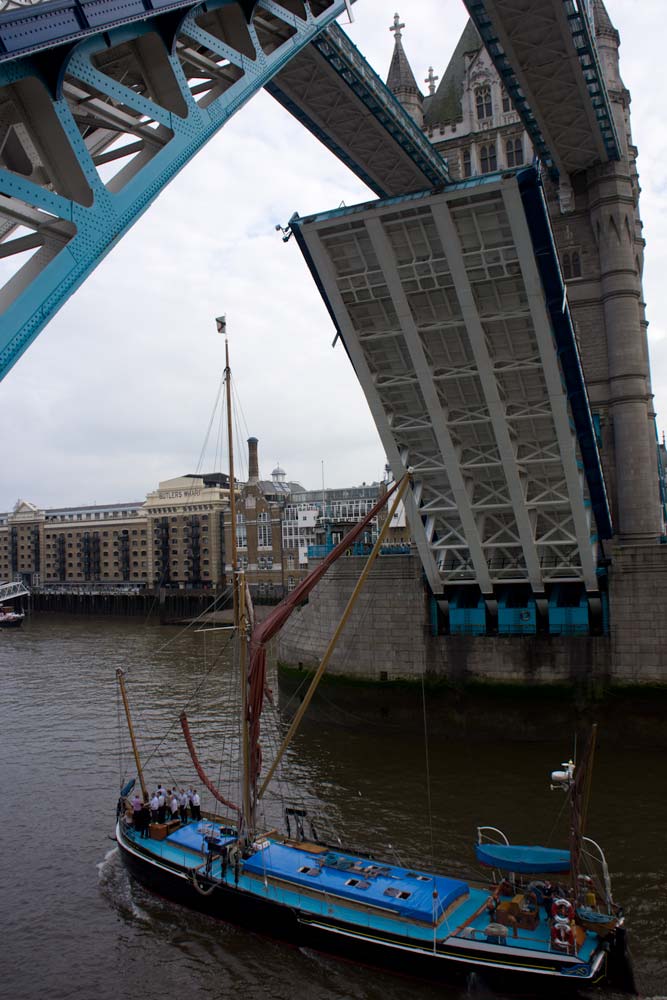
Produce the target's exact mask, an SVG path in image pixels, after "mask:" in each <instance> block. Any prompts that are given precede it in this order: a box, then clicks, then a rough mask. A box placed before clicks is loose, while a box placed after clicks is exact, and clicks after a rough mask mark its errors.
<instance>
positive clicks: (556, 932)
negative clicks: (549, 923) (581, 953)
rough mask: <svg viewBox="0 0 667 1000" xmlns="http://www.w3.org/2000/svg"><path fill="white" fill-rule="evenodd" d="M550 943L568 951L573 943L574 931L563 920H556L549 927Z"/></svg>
mask: <svg viewBox="0 0 667 1000" xmlns="http://www.w3.org/2000/svg"><path fill="white" fill-rule="evenodd" d="M551 943H552V944H553V945H554V947H555V948H560V949H562V950H563V951H566V950H567V951H569V950H570V948H572V946H573V945H574V931H573V930H572V927H571V926H570V924H568V923H567V922H566V921H565V920H557V921H556V923H555V924H554V925H553V927H552V928H551Z"/></svg>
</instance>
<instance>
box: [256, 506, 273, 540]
mask: <svg viewBox="0 0 667 1000" xmlns="http://www.w3.org/2000/svg"><path fill="white" fill-rule="evenodd" d="M272 544H273V539H272V533H271V518H270V517H269V515H268V513H267V512H266V511H262V513H261V514H258V515H257V545H258V547H259V548H260V549H270V548H271V546H272Z"/></svg>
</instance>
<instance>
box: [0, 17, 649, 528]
mask: <svg viewBox="0 0 667 1000" xmlns="http://www.w3.org/2000/svg"><path fill="white" fill-rule="evenodd" d="M664 2H665V0H607V8H608V10H609V13H610V15H611V17H612V20H613V21H614V22H615V24H616V26H617V27H618V29H619V31H620V32H621V38H622V43H623V44H622V48H621V67H622V73H623V77H624V80H625V83H626V85H627V86H628V87H629V89H630V90H631V92H632V97H633V103H632V122H633V132H634V139H635V142H636V144H637V145H638V147H639V155H640V159H639V170H640V178H641V184H642V203H641V209H642V217H643V220H644V225H645V235H646V239H647V243H648V246H647V254H646V270H645V281H644V286H645V293H646V301H647V305H648V318H649V320H650V328H649V330H650V346H651V353H652V359H653V387H654V392H655V395H656V406H657V410H658V426H659V428H660V429H661V430H662V428H663V427H664V426H667V320H666V319H665V308H666V306H667V281H666V280H665V276H664V273H663V272H664V267H665V262H666V261H667V224H666V219H665V200H664V192H665V185H666V176H667V174H666V168H665V164H666V163H667V156H666V155H665V154H666V152H667V150H666V148H665V147H666V145H667V140H666V137H667V129H666V128H665V125H664V123H663V119H664V108H665V107H667V74H665V72H664V66H663V63H664V45H663V41H662V39H663V37H664ZM396 6H397V5H396V2H395V0H391V2H386V0H358V2H357V3H356V4H355V6H354V15H355V23H354V24H352V25H344V26H345V30H346V31H348V33H349V34H350V36H351V38H352V40H353V41H354V43H355V44H356V45H357V46H358V47H359V49H360V50H361V52H362V53H363V54H364V55H365V56H366V58H367V59H368V60H369V62H370V63H371V65H372V66H373V67H374V68H375V69H376V70H377V71H378V72H379V74H380V75H381V76H382V77H383V78H385V77H386V73H387V70H388V68H389V62H390V59H391V54H392V49H393V36H392V35H391V33H390V32H389V31H388V27H389V25H390V24H391V23H392V20H393V15H394V11H395V9H396ZM399 12H400V13H401V19H402V20H403V21H405V22H406V28H405V31H404V34H403V43H404V47H405V50H406V52H407V55H408V57H409V59H410V62H411V65H412V67H413V70H414V72H415V76H416V77H417V80H418V81H422V80H423V79H424V77H425V76H426V74H427V71H428V67H429V65H433V66H434V68H435V72H436V73H439V74H440V75H442V72H443V70H444V68H445V66H446V65H447V62H448V60H449V57H450V55H451V53H452V51H453V49H454V47H455V45H456V42H457V41H458V38H459V35H460V33H461V31H462V29H463V27H464V24H465V20H466V13H465V10H464V7H463V4H462V3H461V2H460V0H412V2H411V3H410V4H409V5H408V4H405V3H404V4H403V7H402V8H401V7H400V6H399ZM342 20H343V21H344V20H345V19H342ZM423 90H424V91H425V90H426V85H425V84H424V85H423ZM663 98H665V99H664V100H663ZM369 197H371V195H370V192H369V191H368V189H367V188H365V186H364V185H363V184H362V183H361V182H360V181H358V180H357V179H356V178H355V177H354V176H353V175H352V174H351V173H350V172H349V171H348V170H347V169H346V168H345V167H343V166H342V165H341V164H339V162H338V161H337V160H336V159H335V158H334V156H333V155H332V154H330V153H329V152H328V151H327V150H326V149H325V148H324V147H323V146H321V145H320V144H319V143H318V142H317V141H316V140H315V139H314V138H312V136H311V135H310V134H309V133H308V132H306V131H305V129H303V128H302V127H301V126H300V125H299V124H298V123H297V122H296V121H295V120H294V119H293V118H292V117H291V116H290V115H289V114H288V113H287V112H285V111H284V110H283V109H282V108H281V107H280V106H279V105H278V104H277V103H276V102H275V101H273V99H272V98H270V97H269V96H267V95H266V94H264V93H263V92H262V93H259V94H258V95H257V96H256V97H255V98H253V99H252V100H251V101H250V103H249V104H247V105H246V106H245V107H244V108H242V109H241V111H240V112H238V113H237V115H236V116H235V118H233V119H232V120H231V121H230V122H229V123H228V124H227V125H226V126H225V127H224V128H223V129H222V130H221V131H220V132H219V133H218V135H217V136H216V137H215V138H214V139H213V140H212V141H211V142H210V143H209V144H208V146H207V147H206V148H205V149H204V150H203V151H202V152H201V153H200V154H199V155H198V157H197V158H195V160H194V161H192V162H191V163H190V164H189V165H188V166H187V167H186V168H185V169H184V170H183V171H182V172H181V174H180V175H179V176H178V177H177V178H176V179H175V180H174V181H173V182H172V183H171V185H170V186H169V187H168V188H167V189H166V190H165V191H164V192H163V193H162V195H160V197H159V198H158V200H157V201H156V202H155V203H154V204H153V206H152V207H151V208H150V209H149V210H148V211H147V212H146V213H145V215H144V216H143V217H142V218H141V219H140V220H139V222H138V223H137V224H136V225H135V226H134V228H133V229H132V230H131V231H130V233H129V234H128V235H127V236H125V237H124V239H123V240H122V241H121V242H120V243H119V245H118V246H117V247H116V248H115V249H114V250H113V251H112V252H111V254H109V256H108V257H107V258H106V259H105V260H104V261H103V262H102V264H101V265H100V266H99V267H98V268H97V270H96V271H95V272H94V274H93V275H92V277H90V278H89V279H88V281H87V282H86V283H85V284H84V286H83V287H82V288H81V289H79V291H77V292H76V293H75V294H74V295H73V296H72V298H70V300H69V301H68V303H67V304H66V305H65V306H64V307H63V308H62V309H61V310H60V312H59V313H58V314H57V315H56V317H55V318H54V319H53V320H52V321H51V323H50V324H49V326H48V327H47V328H46V329H45V330H44V331H43V332H42V333H41V334H40V336H39V337H38V338H37V340H36V341H35V343H34V344H33V345H32V346H31V347H30V348H29V349H28V350H27V352H26V353H25V354H24V355H23V357H22V358H21V360H20V361H19V362H18V363H17V364H16V365H15V367H14V368H13V369H12V371H11V372H10V373H9V375H7V376H6V378H5V379H4V381H3V382H2V383H1V384H0V427H2V457H1V458H0V462H1V466H0V467H1V468H2V474H1V475H0V510H9V509H11V508H12V507H13V505H14V504H15V502H16V500H17V499H18V498H19V497H20V498H25V499H28V500H31V501H33V502H34V503H36V504H38V505H39V506H47V507H49V506H63V505H67V504H86V503H95V502H96V503H111V502H120V501H124V500H141V499H143V497H144V496H145V495H146V493H147V492H148V491H150V490H152V489H155V488H156V486H157V484H158V482H159V481H160V480H164V479H169V478H173V477H174V476H178V475H182V474H183V473H186V472H193V471H195V469H196V467H197V462H198V459H199V455H200V452H201V448H202V444H203V441H204V437H205V434H206V429H207V427H208V424H209V419H210V415H211V411H212V407H213V404H214V400H215V396H216V392H217V386H218V382H219V378H220V373H221V370H222V367H223V364H224V360H223V341H222V338H221V337H219V336H218V335H217V334H216V333H215V323H214V318H215V317H216V316H217V315H219V314H220V313H226V315H227V322H228V332H229V335H230V344H231V351H232V367H233V372H234V380H235V384H236V388H237V394H238V398H239V400H240V404H241V407H242V410H243V415H244V417H245V421H246V426H247V433H246V426H244V427H243V435H244V437H245V436H247V434H252V435H255V436H256V437H258V438H259V459H260V472H261V474H262V476H264V477H267V478H268V476H269V475H270V472H271V470H272V468H273V467H274V465H275V464H276V462H278V461H279V462H280V463H281V465H282V466H283V467H284V468H285V470H286V471H287V474H288V477H289V478H290V479H296V480H298V481H300V482H302V483H303V485H304V486H306V487H307V488H310V489H315V488H318V487H319V486H320V485H321V483H322V472H323V470H324V479H325V484H326V486H327V487H339V486H347V485H358V484H360V483H361V482H362V481H370V480H373V479H378V478H380V477H381V475H382V471H383V465H384V454H383V451H382V449H381V446H380V444H379V440H378V437H377V433H376V431H375V428H374V426H373V424H372V421H371V419H370V415H369V412H368V408H367V406H366V403H365V400H364V398H363V394H362V392H361V389H360V388H359V386H358V384H357V382H356V379H355V377H354V375H353V373H352V369H351V367H350V365H349V362H348V360H347V357H346V355H345V353H344V351H343V350H342V348H341V346H340V344H339V345H338V346H337V347H336V348H335V350H332V349H331V342H332V340H333V337H334V330H333V328H332V325H331V321H330V319H329V317H328V314H327V313H326V311H325V309H324V306H323V304H322V302H321V299H320V297H319V294H318V293H317V292H316V289H315V287H314V284H313V282H312V280H311V278H310V275H309V273H308V271H307V269H306V267H305V264H304V262H303V259H302V257H301V254H300V252H299V249H298V247H297V246H296V244H295V242H294V241H293V240H292V241H290V242H289V243H287V244H283V243H282V242H281V240H280V235H279V234H277V233H276V232H275V229H274V227H275V225H276V223H278V222H280V223H285V222H287V220H288V219H289V217H290V216H291V215H292V213H293V212H294V211H298V212H299V213H300V214H308V213H310V212H315V211H320V210H326V209H331V208H335V207H337V206H338V205H340V203H341V202H345V203H346V204H347V205H351V204H354V203H355V202H359V201H364V200H367V199H368V198H369ZM213 464H214V449H211V450H210V452H209V456H208V458H207V460H206V461H205V463H204V465H205V466H206V468H207V469H210V468H212V466H213ZM241 472H242V473H243V472H245V461H244V463H243V465H242V469H241Z"/></svg>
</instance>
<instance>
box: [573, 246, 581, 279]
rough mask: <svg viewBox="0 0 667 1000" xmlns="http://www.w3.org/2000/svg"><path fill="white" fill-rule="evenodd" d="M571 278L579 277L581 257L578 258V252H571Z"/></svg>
mask: <svg viewBox="0 0 667 1000" xmlns="http://www.w3.org/2000/svg"><path fill="white" fill-rule="evenodd" d="M572 277H573V278H580V277H581V257H580V256H579V251H578V250H573V251H572Z"/></svg>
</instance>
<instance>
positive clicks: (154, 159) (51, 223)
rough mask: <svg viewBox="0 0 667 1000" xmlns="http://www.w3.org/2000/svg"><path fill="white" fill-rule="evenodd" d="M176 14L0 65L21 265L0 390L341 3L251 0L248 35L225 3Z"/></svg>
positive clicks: (4, 246)
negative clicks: (130, 234)
mask: <svg viewBox="0 0 667 1000" xmlns="http://www.w3.org/2000/svg"><path fill="white" fill-rule="evenodd" d="M46 6H48V7H50V6H51V5H46ZM92 6H93V5H92V4H91V5H90V7H91V8H92ZM246 6H247V5H246ZM289 6H293V5H289ZM188 8H189V9H186V10H181V11H180V12H179V13H178V14H177V15H175V14H174V12H173V10H171V11H169V13H168V14H167V15H165V16H164V17H163V18H161V17H159V16H155V15H153V16H152V17H150V19H148V20H139V21H135V22H134V23H132V24H125V25H122V26H120V27H117V28H115V29H113V30H111V31H106V30H104V31H100V32H98V33H97V34H95V35H93V36H92V37H85V38H83V40H82V41H79V42H77V43H76V44H73V45H69V46H60V47H58V48H55V49H50V50H48V51H45V52H40V53H37V54H36V55H33V56H29V57H25V58H21V59H14V60H5V61H4V62H3V63H1V64H0V265H5V266H6V265H7V263H8V262H9V261H10V260H11V258H13V262H14V263H16V262H18V263H19V265H20V266H19V267H18V269H17V270H16V271H15V273H14V274H13V275H12V276H11V277H10V278H9V280H8V281H7V282H6V283H5V285H4V287H3V288H2V290H0V378H1V377H3V376H4V375H5V374H6V373H7V371H8V370H9V369H10V368H11V366H12V365H13V364H14V363H15V362H16V360H17V359H18V358H19V357H20V356H21V354H22V353H23V352H24V351H25V350H26V348H27V347H28V346H29V344H30V343H31V342H32V341H33V340H34V339H35V337H36V336H37V335H38V334H39V333H40V331H41V330H42V329H43V327H44V326H45V324H46V323H47V322H48V320H49V319H50V318H51V317H52V316H53V315H54V313H55V312H56V311H57V310H58V309H59V308H60V306H61V305H62V304H63V303H64V302H65V301H66V299H67V298H68V297H69V295H71V294H72V292H73V291H74V290H75V289H76V288H78V287H79V286H80V285H81V284H82V283H83V281H84V280H85V279H86V278H87V276H88V275H89V274H90V273H91V272H92V271H93V270H94V268H95V267H96V266H97V264H98V263H99V262H100V261H101V260H102V259H103V257H104V256H105V255H106V254H107V253H108V252H109V250H110V249H111V248H112V247H113V246H114V245H115V243H117V242H118V240H119V239H120V238H121V237H122V236H123V235H124V234H125V233H126V232H127V231H128V230H129V229H130V227H131V226H132V225H133V223H134V222H135V221H136V220H137V219H138V218H139V217H140V215H141V214H142V213H143V212H144V211H145V210H146V209H147V208H148V206H149V205H150V204H151V202H152V201H153V200H154V199H155V198H156V197H157V195H158V194H159V193H160V192H161V191H162V189H163V188H164V187H165V186H166V184H167V183H168V182H169V181H170V180H171V179H172V178H173V177H174V176H175V175H176V173H178V172H179V171H180V170H181V169H182V168H183V167H184V166H185V165H186V164H187V163H188V161H189V160H190V159H191V158H192V157H193V156H194V155H195V154H196V153H197V152H198V151H199V150H200V149H201V148H202V146H203V145H204V144H205V143H206V142H207V141H208V140H209V139H210V138H211V137H212V136H213V135H215V133H216V132H218V131H219V129H220V128H222V126H223V125H224V124H225V123H226V122H227V121H228V120H229V118H230V117H231V116H232V115H233V114H234V113H235V112H236V111H237V110H238V109H239V108H240V107H241V106H242V105H243V104H244V103H245V102H246V101H247V100H249V98H251V97H252V96H253V94H255V93H256V92H257V90H259V89H260V88H261V87H264V86H265V85H266V84H267V83H268V81H269V80H270V79H271V78H272V77H273V76H274V75H275V74H276V73H279V72H280V71H281V69H283V68H284V67H285V66H286V65H287V63H288V62H289V61H290V60H291V59H292V58H294V56H295V55H297V54H298V53H299V52H300V51H301V50H302V49H303V48H304V47H306V46H308V45H309V43H310V42H311V41H312V40H313V39H314V38H315V37H316V36H317V35H318V34H319V33H320V32H321V31H322V30H323V29H324V28H326V26H327V25H328V24H330V23H331V21H332V20H333V19H334V18H335V17H336V16H338V15H339V14H340V13H341V12H343V11H344V10H345V9H346V2H345V0H317V2H315V3H312V4H311V5H310V6H308V5H306V6H305V7H304V16H303V17H302V16H298V15H296V14H294V13H292V12H291V10H290V9H289V7H288V6H283V5H282V4H281V3H278V2H276V0H260V2H259V3H258V4H257V6H256V7H255V11H254V15H253V18H252V20H251V21H250V22H249V23H248V22H247V21H246V18H245V15H244V13H243V12H242V10H241V8H240V7H239V5H238V4H236V3H232V2H231V0H209V2H207V3H202V4H189V5H188ZM313 11H316V13H313ZM143 16H144V18H145V17H146V13H145V11H144V15H143ZM176 17H177V20H175V18H176ZM84 34H87V31H85V32H84ZM26 256H27V257H28V259H27V260H26V259H25V257H26Z"/></svg>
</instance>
